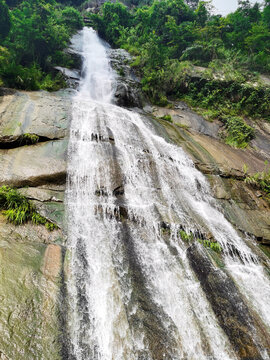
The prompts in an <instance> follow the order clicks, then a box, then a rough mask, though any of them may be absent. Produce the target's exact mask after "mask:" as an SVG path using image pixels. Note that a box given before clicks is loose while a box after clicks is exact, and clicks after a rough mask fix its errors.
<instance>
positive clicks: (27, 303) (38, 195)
mask: <svg viewBox="0 0 270 360" xmlns="http://www.w3.org/2000/svg"><path fill="white" fill-rule="evenodd" d="M70 104H71V103H70V91H60V92H58V93H54V94H49V93H47V92H43V91H40V92H11V91H9V92H7V91H5V92H3V96H1V97H0V186H2V185H10V186H16V187H17V188H19V190H18V191H19V192H20V193H21V194H23V195H24V196H26V197H27V198H28V199H29V200H30V201H32V202H33V204H34V205H35V206H36V209H37V211H38V212H39V213H40V214H41V215H43V216H45V217H46V218H47V219H48V220H50V221H52V222H54V223H56V224H57V225H58V226H59V227H60V228H59V229H58V230H54V231H52V232H50V231H48V230H47V229H46V228H45V227H44V226H41V225H39V226H37V225H32V224H30V223H27V224H25V225H21V226H15V225H12V224H9V223H7V220H6V217H4V216H3V214H0V271H1V279H0V293H1V312H0V333H1V337H0V359H12V360H17V359H18V360H19V359H22V358H23V359H55V360H57V359H60V358H61V357H60V351H59V348H60V346H61V341H60V340H59V341H58V339H60V335H59V334H60V328H59V317H58V312H59V311H58V301H59V296H60V293H61V286H62V282H61V273H62V272H63V255H62V254H63V253H64V251H65V250H64V247H63V244H64V239H65V235H64V232H63V227H64V225H63V220H64V190H65V182H66V150H67V143H68V138H67V136H68V127H69V122H70V112H71V108H70ZM29 134H30V135H35V138H34V140H35V141H37V143H36V144H31V141H30V143H29V145H25V142H24V141H23V140H24V139H25V137H27V136H28V137H27V139H28V138H29ZM25 186H28V187H25Z"/></svg>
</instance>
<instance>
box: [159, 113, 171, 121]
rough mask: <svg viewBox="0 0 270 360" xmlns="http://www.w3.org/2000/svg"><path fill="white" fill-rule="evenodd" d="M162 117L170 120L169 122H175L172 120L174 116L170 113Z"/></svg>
mask: <svg viewBox="0 0 270 360" xmlns="http://www.w3.org/2000/svg"><path fill="white" fill-rule="evenodd" d="M160 119H162V120H165V121H168V122H170V123H172V122H173V121H172V117H171V115H170V114H168V115H164V116H162V117H161V118H160Z"/></svg>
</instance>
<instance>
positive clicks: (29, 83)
mask: <svg viewBox="0 0 270 360" xmlns="http://www.w3.org/2000/svg"><path fill="white" fill-rule="evenodd" d="M7 5H8V6H9V7H10V9H8V7H7ZM82 26H83V20H82V16H81V15H80V13H79V12H78V10H76V9H74V8H73V7H70V6H64V5H63V4H59V3H57V2H55V0H49V1H45V0H27V1H26V0H25V1H7V4H6V2H5V0H0V34H1V35H0V85H4V86H7V87H14V88H18V89H26V90H37V89H44V90H57V89H59V88H61V87H63V86H64V85H65V82H64V79H63V78H62V76H61V75H59V74H57V75H56V74H55V71H54V66H55V65H63V66H64V65H65V62H66V61H68V59H67V55H66V54H64V53H63V49H64V48H65V47H66V46H67V44H68V41H69V38H70V36H71V35H72V34H73V33H74V32H75V31H76V30H77V29H80V28H82Z"/></svg>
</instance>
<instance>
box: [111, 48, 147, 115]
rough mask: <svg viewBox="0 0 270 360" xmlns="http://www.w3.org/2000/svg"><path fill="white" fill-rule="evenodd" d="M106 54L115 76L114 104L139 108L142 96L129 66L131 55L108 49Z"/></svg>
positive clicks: (138, 83)
mask: <svg viewBox="0 0 270 360" xmlns="http://www.w3.org/2000/svg"><path fill="white" fill-rule="evenodd" d="M108 53H109V57H110V63H111V66H112V68H113V69H114V72H115V76H116V83H115V91H114V101H115V104H116V105H119V106H123V107H127V108H129V107H138V108H141V107H142V106H143V103H144V96H143V94H142V90H141V85H140V81H139V79H138V78H137V76H136V75H135V73H134V71H133V70H132V68H131V66H130V64H131V62H132V57H131V55H130V54H129V53H128V52H126V51H125V50H123V49H109V50H108Z"/></svg>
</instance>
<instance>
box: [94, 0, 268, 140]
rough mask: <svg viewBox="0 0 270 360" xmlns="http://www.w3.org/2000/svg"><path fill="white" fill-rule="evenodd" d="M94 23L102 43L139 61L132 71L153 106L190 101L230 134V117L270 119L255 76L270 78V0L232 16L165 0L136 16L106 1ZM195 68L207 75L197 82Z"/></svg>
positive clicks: (243, 7)
mask: <svg viewBox="0 0 270 360" xmlns="http://www.w3.org/2000/svg"><path fill="white" fill-rule="evenodd" d="M90 17H91V20H92V22H93V25H94V27H95V28H96V29H97V30H98V32H99V34H100V35H101V36H102V37H103V38H105V39H106V40H107V41H108V42H110V43H111V44H112V45H113V46H120V47H122V48H124V49H126V50H128V51H129V52H130V53H132V54H133V55H135V56H136V59H135V61H134V62H133V64H132V65H133V66H134V68H135V69H136V70H137V71H138V73H139V74H140V75H141V77H142V85H143V90H144V91H145V92H146V93H147V95H148V97H149V98H150V99H151V100H152V101H153V102H155V103H157V104H160V105H166V103H167V97H171V98H183V99H185V100H186V101H188V102H189V104H190V105H192V106H193V107H196V108H200V109H207V111H208V112H209V113H210V120H212V118H220V119H221V120H222V121H224V122H225V123H226V127H227V129H231V130H232V128H231V121H229V120H228V119H229V117H228V116H230V118H231V119H236V118H237V116H250V117H256V118H257V117H263V118H266V119H270V109H269V100H270V89H269V87H268V88H267V87H265V86H264V85H262V84H261V85H260V84H259V82H258V74H257V75H256V73H254V72H255V71H256V72H261V73H266V74H269V73H270V57H269V55H270V0H266V1H265V3H264V5H263V6H262V7H260V6H259V5H258V4H257V3H256V4H253V5H252V4H251V3H250V2H249V1H248V0H243V1H239V7H238V9H237V10H236V11H235V12H234V13H232V14H229V15H228V16H227V17H222V16H221V15H211V8H210V5H209V2H205V1H200V2H198V1H195V0H194V1H187V2H184V1H183V0H161V1H154V2H152V3H151V4H150V5H143V6H140V7H137V8H135V9H133V10H129V9H128V8H127V7H126V6H124V5H122V4H121V3H109V2H107V3H105V4H104V5H103V7H102V10H101V11H100V13H99V14H91V16H90ZM194 66H195V69H196V66H200V67H205V68H207V71H204V72H203V74H201V75H200V76H198V75H197V74H194ZM256 83H257V85H255V84H256ZM237 124H238V125H239V122H238V123H237ZM238 125H237V126H238ZM237 126H236V127H237ZM238 128H239V126H238ZM250 137H251V136H248V138H250ZM244 143H245V142H243V144H244Z"/></svg>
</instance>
